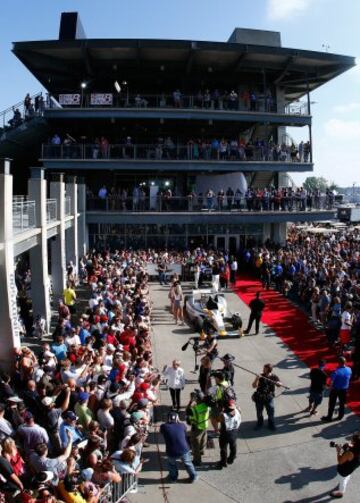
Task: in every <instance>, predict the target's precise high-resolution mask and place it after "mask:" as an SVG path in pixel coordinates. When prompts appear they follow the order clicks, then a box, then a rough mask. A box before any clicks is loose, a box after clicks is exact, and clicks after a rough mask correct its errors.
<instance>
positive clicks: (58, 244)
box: [50, 173, 66, 299]
mask: <svg viewBox="0 0 360 503" xmlns="http://www.w3.org/2000/svg"><path fill="white" fill-rule="evenodd" d="M50 198H51V199H56V204H57V210H58V220H59V226H58V233H57V235H56V237H55V238H53V239H52V241H51V280H52V288H53V294H54V298H55V299H59V298H60V297H62V295H63V292H64V289H65V287H66V250H65V183H64V174H63V173H54V174H53V175H52V181H51V182H50Z"/></svg>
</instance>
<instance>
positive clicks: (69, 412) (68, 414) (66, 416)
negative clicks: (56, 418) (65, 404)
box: [64, 410, 77, 421]
mask: <svg viewBox="0 0 360 503" xmlns="http://www.w3.org/2000/svg"><path fill="white" fill-rule="evenodd" d="M64 419H71V421H76V419H77V416H76V414H75V413H74V412H73V411H72V410H67V411H66V412H65V414H64Z"/></svg>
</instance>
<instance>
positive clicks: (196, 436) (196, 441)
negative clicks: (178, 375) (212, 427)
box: [186, 390, 210, 466]
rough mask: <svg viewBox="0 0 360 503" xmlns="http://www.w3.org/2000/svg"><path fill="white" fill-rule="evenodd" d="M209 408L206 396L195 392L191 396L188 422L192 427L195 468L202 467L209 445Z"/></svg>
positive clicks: (191, 441)
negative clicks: (202, 458) (203, 457)
mask: <svg viewBox="0 0 360 503" xmlns="http://www.w3.org/2000/svg"><path fill="white" fill-rule="evenodd" d="M209 410H210V409H209V406H208V405H207V404H206V403H205V395H204V393H202V392H201V391H200V390H195V391H194V392H193V393H191V395H190V402H189V404H188V406H187V408H186V416H187V422H188V424H190V425H191V432H190V443H191V449H192V454H193V463H194V465H195V466H200V465H201V456H203V455H204V452H205V448H206V443H207V429H208V427H209Z"/></svg>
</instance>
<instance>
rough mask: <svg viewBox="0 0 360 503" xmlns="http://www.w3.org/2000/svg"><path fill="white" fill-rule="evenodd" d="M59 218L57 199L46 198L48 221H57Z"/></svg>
mask: <svg viewBox="0 0 360 503" xmlns="http://www.w3.org/2000/svg"><path fill="white" fill-rule="evenodd" d="M56 220H57V201H56V199H47V200H46V222H47V223H50V222H55V221H56Z"/></svg>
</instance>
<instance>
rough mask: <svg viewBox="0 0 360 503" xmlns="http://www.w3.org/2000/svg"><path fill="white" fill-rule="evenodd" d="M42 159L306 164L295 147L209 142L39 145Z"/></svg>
mask: <svg viewBox="0 0 360 503" xmlns="http://www.w3.org/2000/svg"><path fill="white" fill-rule="evenodd" d="M42 158H43V159H83V160H97V159H105V160H109V159H125V160H131V159H134V160H147V161H154V160H156V161H157V160H159V161H195V162H197V161H227V162H234V161H235V162H242V161H243V162H251V161H257V162H259V161H260V162H305V163H306V162H309V161H310V151H309V150H306V151H305V150H304V151H302V152H301V154H299V151H298V148H297V146H296V145H294V146H293V147H291V146H287V145H282V146H281V147H279V146H275V145H264V146H260V147H258V146H254V145H251V146H249V145H246V146H242V145H233V146H232V145H231V142H229V143H228V144H227V146H226V147H225V148H224V149H222V148H221V146H220V147H214V146H212V144H211V142H210V141H209V142H203V143H201V144H197V143H192V142H189V143H188V144H187V145H176V144H175V143H169V144H166V143H164V144H149V145H143V144H103V145H101V144H85V143H84V144H81V143H75V144H72V145H52V144H50V145H48V144H44V145H43V146H42Z"/></svg>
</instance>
